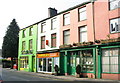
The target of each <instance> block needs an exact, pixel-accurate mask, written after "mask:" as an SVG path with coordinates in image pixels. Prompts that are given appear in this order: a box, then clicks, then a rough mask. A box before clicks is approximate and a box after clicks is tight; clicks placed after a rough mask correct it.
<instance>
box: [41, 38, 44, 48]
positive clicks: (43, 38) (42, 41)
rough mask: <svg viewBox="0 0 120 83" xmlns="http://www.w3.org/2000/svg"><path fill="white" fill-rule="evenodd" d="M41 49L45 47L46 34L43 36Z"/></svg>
mask: <svg viewBox="0 0 120 83" xmlns="http://www.w3.org/2000/svg"><path fill="white" fill-rule="evenodd" d="M41 49H45V36H42V37H41Z"/></svg>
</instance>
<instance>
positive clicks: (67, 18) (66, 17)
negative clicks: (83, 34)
mask: <svg viewBox="0 0 120 83" xmlns="http://www.w3.org/2000/svg"><path fill="white" fill-rule="evenodd" d="M63 22H64V25H69V24H70V13H67V14H64V15H63Z"/></svg>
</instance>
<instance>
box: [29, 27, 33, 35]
mask: <svg viewBox="0 0 120 83" xmlns="http://www.w3.org/2000/svg"><path fill="white" fill-rule="evenodd" d="M32 35H33V27H30V29H29V36H32Z"/></svg>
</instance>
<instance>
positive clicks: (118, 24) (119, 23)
mask: <svg viewBox="0 0 120 83" xmlns="http://www.w3.org/2000/svg"><path fill="white" fill-rule="evenodd" d="M115 20H116V22H117V26H118V31H117V27H116V26H115V27H113V28H114V29H115V31H112V27H111V24H112V26H113V22H114V24H115V23H116V22H115ZM111 21H113V22H111ZM119 21H120V17H118V18H113V19H110V20H109V30H110V33H119V32H120V22H119Z"/></svg>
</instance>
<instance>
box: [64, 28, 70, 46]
mask: <svg viewBox="0 0 120 83" xmlns="http://www.w3.org/2000/svg"><path fill="white" fill-rule="evenodd" d="M67 31H69V34H67V35H65V32H67ZM66 36H67V37H68V36H69V40H70V29H68V30H64V31H63V45H65V44H69V41H68V42H67V43H65V37H66Z"/></svg>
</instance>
